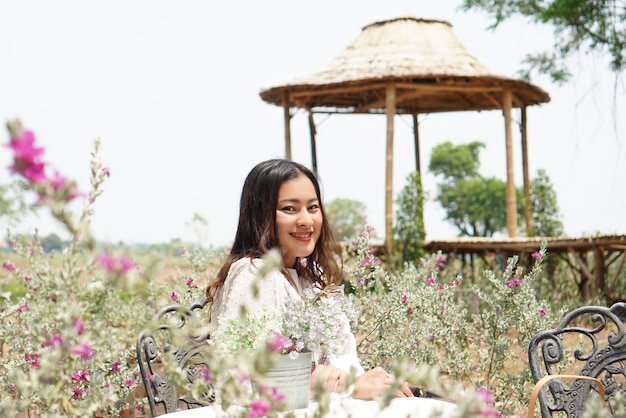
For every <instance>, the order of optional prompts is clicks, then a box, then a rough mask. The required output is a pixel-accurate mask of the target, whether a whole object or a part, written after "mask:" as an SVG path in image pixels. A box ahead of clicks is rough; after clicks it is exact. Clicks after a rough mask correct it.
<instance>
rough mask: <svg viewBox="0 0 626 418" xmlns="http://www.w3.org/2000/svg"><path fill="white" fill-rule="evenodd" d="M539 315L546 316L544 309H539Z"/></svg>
mask: <svg viewBox="0 0 626 418" xmlns="http://www.w3.org/2000/svg"><path fill="white" fill-rule="evenodd" d="M539 316H540V317H542V318H543V317H544V316H546V311H544V310H543V309H539Z"/></svg>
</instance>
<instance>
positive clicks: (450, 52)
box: [260, 17, 550, 249]
mask: <svg viewBox="0 0 626 418" xmlns="http://www.w3.org/2000/svg"><path fill="white" fill-rule="evenodd" d="M260 96H261V98H262V99H263V100H265V101H267V102H268V103H272V104H275V105H277V106H281V107H283V109H284V125H285V157H286V158H291V132H290V119H291V116H292V114H291V109H292V108H301V109H306V110H307V111H308V112H309V124H310V134H311V153H312V160H313V169H314V170H317V155H316V146H315V122H314V118H313V115H314V114H316V113H323V114H346V113H361V114H386V116H387V129H386V141H387V146H386V194H385V221H386V222H385V242H386V245H387V247H388V249H390V245H391V241H392V240H391V238H392V224H393V213H392V208H393V189H392V184H393V177H392V174H393V137H394V116H395V115H396V114H410V115H412V116H413V124H414V136H415V159H416V161H415V164H416V170H417V171H421V167H420V157H419V129H418V118H417V116H418V115H419V114H421V113H433V112H452V111H462V110H475V111H482V110H502V112H503V116H504V132H505V135H504V136H505V140H506V162H507V226H508V233H509V236H511V237H515V236H516V235H517V213H516V196H515V183H514V177H513V172H514V170H513V169H514V166H513V143H512V138H513V131H512V126H513V125H512V119H511V111H512V108H519V109H520V110H521V141H522V161H523V173H524V194H525V195H526V196H527V197H528V195H529V194H530V191H529V190H530V186H529V177H528V161H527V138H526V107H527V106H529V105H535V104H540V103H545V102H548V101H550V97H549V96H548V94H547V93H546V92H544V91H543V90H542V89H540V88H539V87H536V86H534V85H532V84H529V83H527V82H525V81H521V80H516V79H510V78H506V77H500V76H497V75H495V74H492V73H491V72H489V70H487V68H485V67H484V66H483V65H482V64H481V63H480V62H479V61H478V60H477V59H476V58H475V57H473V56H472V55H470V54H469V53H468V52H467V51H466V50H465V48H464V47H463V45H462V44H461V42H460V41H459V40H458V39H457V37H456V36H455V35H454V33H453V32H452V26H451V25H450V24H449V23H448V22H444V21H439V20H424V19H418V18H414V17H400V18H396V19H392V20H386V21H381V22H375V23H372V24H370V25H367V26H365V27H364V28H363V30H362V32H361V34H360V35H359V36H358V37H357V38H356V40H355V41H354V42H353V43H352V44H351V45H349V46H348V47H347V48H346V49H345V50H344V51H343V53H341V54H340V55H338V56H337V57H335V58H334V59H333V60H332V61H331V62H330V64H329V65H328V66H326V67H325V68H324V69H322V70H321V71H318V72H316V73H314V74H313V75H311V76H309V77H305V78H300V79H296V80H294V81H292V82H290V83H287V84H283V85H280V86H276V87H271V88H268V89H264V90H262V91H261V92H260ZM525 218H526V223H527V228H530V230H532V221H531V218H530V211H529V210H527V211H526V214H525Z"/></svg>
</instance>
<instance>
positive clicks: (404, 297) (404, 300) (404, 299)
mask: <svg viewBox="0 0 626 418" xmlns="http://www.w3.org/2000/svg"><path fill="white" fill-rule="evenodd" d="M400 300H401V301H402V303H406V295H402V298H400Z"/></svg>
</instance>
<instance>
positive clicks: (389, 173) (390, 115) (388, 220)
mask: <svg viewBox="0 0 626 418" xmlns="http://www.w3.org/2000/svg"><path fill="white" fill-rule="evenodd" d="M386 109H387V151H386V171H385V246H386V248H387V254H391V250H392V249H393V243H392V241H393V122H394V117H395V115H396V86H395V85H394V84H393V83H388V84H387V88H386Z"/></svg>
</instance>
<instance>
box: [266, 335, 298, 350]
mask: <svg viewBox="0 0 626 418" xmlns="http://www.w3.org/2000/svg"><path fill="white" fill-rule="evenodd" d="M292 348H293V341H291V340H290V339H289V338H287V337H283V336H282V335H280V334H278V333H276V332H275V333H274V335H273V337H272V342H271V343H270V350H271V351H272V352H273V353H282V352H283V351H285V350H287V351H289V350H291V349H292Z"/></svg>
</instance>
